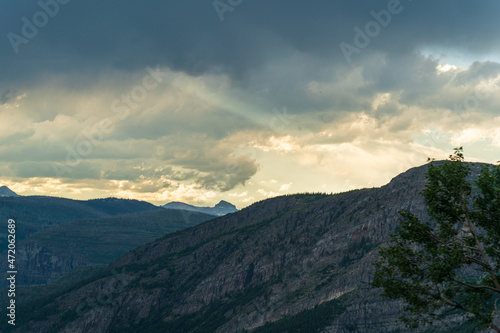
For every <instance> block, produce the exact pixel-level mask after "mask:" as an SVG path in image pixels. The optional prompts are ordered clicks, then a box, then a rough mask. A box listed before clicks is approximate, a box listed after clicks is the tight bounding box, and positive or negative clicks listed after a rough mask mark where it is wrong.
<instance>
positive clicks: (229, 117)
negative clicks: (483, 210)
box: [0, 0, 500, 206]
mask: <svg viewBox="0 0 500 333" xmlns="http://www.w3.org/2000/svg"><path fill="white" fill-rule="evenodd" d="M2 6H3V8H2V9H3V10H2V11H0V13H2V14H0V18H1V19H0V22H1V23H0V32H1V34H0V35H1V36H4V37H3V38H1V39H0V57H1V58H2V61H1V62H0V70H1V73H2V75H1V76H0V119H1V121H0V161H1V163H0V181H1V182H2V183H5V184H6V185H10V186H12V187H13V188H14V189H16V190H17V191H19V192H22V193H26V194H35V193H39V194H51V195H62V196H71V197H75V198H76V197H78V198H86V197H93V196H107V195H120V196H124V197H136V198H139V199H144V200H150V201H152V202H155V203H164V202H165V201H169V200H184V201H189V202H191V203H201V204H206V203H215V202H216V201H217V200H219V199H222V198H224V199H227V200H229V201H233V202H235V203H236V204H238V205H239V206H243V205H246V204H248V203H250V202H252V201H254V200H258V199H261V198H265V197H269V196H272V195H277V194H283V193H290V192H297V191H328V192H330V191H332V192H338V191H342V190H346V189H351V188H357V187H364V186H378V185H382V184H383V183H385V182H387V181H388V180H390V178H391V177H393V176H395V175H396V174H397V173H398V172H402V171H404V170H406V169H407V168H409V167H411V166H416V165H419V164H422V163H424V162H425V160H426V158H427V157H428V156H432V157H436V158H443V157H445V156H447V154H448V153H449V151H450V150H451V148H453V146H454V145H464V146H466V154H468V156H470V157H471V158H472V159H480V160H484V161H487V162H492V161H496V160H498V159H499V158H498V153H499V150H500V137H499V135H498V131H497V129H498V125H500V124H499V123H500V117H499V116H500V114H499V111H498V110H499V107H500V97H499V96H500V94H499V90H500V59H499V57H498V54H500V52H499V51H500V50H499V48H500V40H499V38H500V37H499V35H498V33H497V31H498V29H499V23H498V20H497V17H496V13H498V10H499V9H500V4H499V3H498V2H496V1H492V0H490V1H481V2H473V1H440V2H437V3H436V2H430V1H417V2H415V1H401V2H398V1H394V0H391V1H377V2H373V1H361V2H356V3H352V2H348V1H342V2H335V3H331V2H325V1H321V2H320V1H317V2H312V3H311V2H305V1H284V0H278V1H273V2H266V1H242V2H241V3H240V4H239V5H237V6H232V9H233V10H231V11H225V12H223V13H222V17H223V19H224V20H223V21H221V20H220V18H221V12H220V11H219V13H218V12H217V10H216V9H215V8H214V5H213V3H212V2H211V1H199V2H197V4H196V5H193V4H192V3H189V2H186V1H169V2H159V1H142V2H138V1H107V2H104V3H103V2H102V1H95V0H90V1H85V2H82V1H76V0H73V1H67V0H66V1H63V0H57V1H56V0H42V1H40V2H37V1H25V2H22V3H9V4H3V5H2ZM40 13H42V14H40ZM384 15H385V16H384ZM388 15H389V16H388ZM377 27H378V28H377ZM342 43H345V44H342ZM347 44H348V45H350V46H352V47H353V48H356V50H357V51H355V52H352V53H351V54H350V55H349V57H348V59H346V54H345V52H343V49H342V48H341V47H340V46H341V45H347Z"/></svg>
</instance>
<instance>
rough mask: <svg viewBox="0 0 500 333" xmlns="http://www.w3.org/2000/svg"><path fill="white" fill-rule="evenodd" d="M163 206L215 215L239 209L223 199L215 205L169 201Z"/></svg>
mask: <svg viewBox="0 0 500 333" xmlns="http://www.w3.org/2000/svg"><path fill="white" fill-rule="evenodd" d="M162 207H163V208H166V209H180V210H188V211H193V212H200V213H205V214H210V215H214V216H223V215H227V214H230V213H235V212H237V211H238V209H236V206H235V205H233V204H232V203H230V202H227V201H224V200H221V201H220V202H219V203H218V204H217V205H215V206H214V207H197V206H193V205H189V204H187V203H184V202H178V201H172V202H169V203H168V204H166V205H163V206H162Z"/></svg>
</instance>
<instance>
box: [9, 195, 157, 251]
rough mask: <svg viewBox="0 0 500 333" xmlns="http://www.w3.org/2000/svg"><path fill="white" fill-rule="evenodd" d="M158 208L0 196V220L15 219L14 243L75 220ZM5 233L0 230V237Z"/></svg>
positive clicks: (116, 202)
mask: <svg viewBox="0 0 500 333" xmlns="http://www.w3.org/2000/svg"><path fill="white" fill-rule="evenodd" d="M155 209H158V207H156V206H154V205H152V204H150V203H148V202H144V201H137V200H127V199H115V198H107V199H94V200H88V201H80V200H71V199H63V198H54V197H39V196H29V197H0V221H7V220H8V219H14V220H16V225H17V229H16V240H17V241H19V240H22V239H25V238H27V237H29V236H30V235H33V234H35V233H37V232H40V231H43V230H47V229H50V228H53V227H56V226H59V225H63V224H65V223H69V222H71V221H73V220H76V219H89V218H100V217H107V216H113V215H120V214H129V213H139V212H147V211H151V210H155ZM6 232H7V231H6V230H5V231H0V235H2V234H3V233H6ZM6 247H7V237H0V248H1V249H5V248H6Z"/></svg>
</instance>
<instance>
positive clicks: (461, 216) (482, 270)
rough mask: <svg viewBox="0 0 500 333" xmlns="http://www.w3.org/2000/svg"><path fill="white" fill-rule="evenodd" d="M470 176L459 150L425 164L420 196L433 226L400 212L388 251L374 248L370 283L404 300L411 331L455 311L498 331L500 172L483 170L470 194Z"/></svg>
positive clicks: (468, 168) (490, 169)
mask: <svg viewBox="0 0 500 333" xmlns="http://www.w3.org/2000/svg"><path fill="white" fill-rule="evenodd" d="M470 173H471V167H470V165H469V164H468V163H465V162H464V159H463V153H462V149H461V148H457V149H456V150H455V154H454V155H452V156H450V160H447V161H444V162H442V163H439V164H434V163H431V164H430V165H429V169H428V172H427V182H428V183H427V186H426V189H425V190H424V191H423V192H422V194H423V196H424V198H425V202H426V205H427V209H428V213H429V215H430V217H431V218H432V221H431V222H422V221H420V219H419V218H418V217H416V216H415V215H413V214H412V213H410V212H407V211H402V212H401V215H402V218H403V219H402V221H401V226H400V228H399V230H398V232H397V233H396V234H393V235H392V236H391V237H392V241H393V245H392V246H390V247H386V248H381V249H380V255H381V259H380V260H379V261H378V262H377V263H376V264H375V265H376V267H377V272H376V273H375V276H374V280H373V283H372V285H373V286H374V287H381V288H383V295H385V296H388V297H391V298H396V299H403V300H404V302H405V303H406V307H405V310H407V315H406V316H405V317H403V320H404V321H405V323H406V324H407V325H408V326H409V327H413V328H416V327H418V326H419V325H420V324H427V323H432V322H433V321H434V320H437V319H441V318H442V317H443V316H445V315H446V314H447V313H448V312H449V311H450V310H453V309H458V310H460V311H461V313H463V314H465V315H466V317H467V318H468V319H469V320H470V321H471V322H473V323H475V324H477V325H478V327H480V328H486V327H489V328H492V329H494V330H495V331H497V332H500V330H499V328H498V327H496V326H495V325H494V324H493V317H494V315H495V314H497V313H498V312H497V308H496V306H495V302H497V301H499V299H500V284H499V281H500V267H499V264H500V225H499V223H500V222H499V221H500V167H495V168H494V170H492V166H489V165H486V166H484V167H483V170H482V172H481V174H480V175H479V177H478V179H477V181H476V185H477V187H478V188H479V191H478V193H477V194H475V195H473V194H472V185H471V184H470V183H469V182H468V178H469V176H470ZM497 303H498V302H497Z"/></svg>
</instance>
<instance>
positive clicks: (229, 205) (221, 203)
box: [214, 200, 237, 210]
mask: <svg viewBox="0 0 500 333" xmlns="http://www.w3.org/2000/svg"><path fill="white" fill-rule="evenodd" d="M215 207H221V208H222V207H224V208H232V209H235V210H237V209H236V206H235V205H233V204H232V203H230V202H227V201H224V200H221V201H219V203H218V204H217V205H215ZM215 207H214V208H215Z"/></svg>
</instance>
